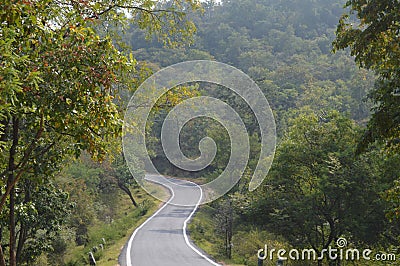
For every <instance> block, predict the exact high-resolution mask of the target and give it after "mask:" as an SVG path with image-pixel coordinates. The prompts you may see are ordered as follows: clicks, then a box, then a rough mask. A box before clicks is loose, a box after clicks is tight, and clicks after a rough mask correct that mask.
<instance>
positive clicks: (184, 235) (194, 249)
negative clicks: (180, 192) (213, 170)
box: [182, 181, 221, 266]
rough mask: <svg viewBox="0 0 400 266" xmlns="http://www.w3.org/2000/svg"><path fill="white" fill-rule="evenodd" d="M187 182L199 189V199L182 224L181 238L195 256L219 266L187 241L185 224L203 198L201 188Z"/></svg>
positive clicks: (218, 265)
mask: <svg viewBox="0 0 400 266" xmlns="http://www.w3.org/2000/svg"><path fill="white" fill-rule="evenodd" d="M187 182H189V183H192V184H195V185H196V186H197V187H198V188H199V190H200V199H199V201H198V202H197V203H196V206H195V207H194V209H193V211H192V213H190V215H189V216H188V218H186V220H185V221H184V222H183V228H182V230H183V237H184V238H185V242H186V245H188V246H189V247H190V248H191V249H192V250H193V251H194V252H196V253H197V254H199V255H200V256H201V257H202V258H203V259H205V260H207V261H208V262H209V263H211V264H212V265H215V266H221V265H220V264H218V263H216V262H214V261H213V260H211V259H210V258H208V257H207V256H205V255H204V254H203V253H201V252H200V250H198V249H197V248H196V247H194V246H193V245H192V244H191V243H190V241H189V238H188V236H187V232H186V227H187V223H188V221H189V220H190V218H192V216H193V214H194V213H195V212H196V210H197V208H198V207H199V204H200V202H201V199H202V198H203V190H202V189H201V187H200V186H199V185H197V184H196V183H193V182H190V181H187Z"/></svg>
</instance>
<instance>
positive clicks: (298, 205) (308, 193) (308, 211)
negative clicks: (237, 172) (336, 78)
mask: <svg viewBox="0 0 400 266" xmlns="http://www.w3.org/2000/svg"><path fill="white" fill-rule="evenodd" d="M357 135H358V134H357V130H356V127H355V125H354V124H353V122H352V121H351V120H350V119H348V118H346V117H343V116H341V115H339V114H338V113H337V112H329V113H327V114H326V115H323V116H317V115H315V114H307V115H300V116H299V117H298V118H296V119H295V120H294V121H293V125H292V126H291V127H290V128H289V133H288V134H287V136H286V137H285V138H284V139H283V141H282V143H281V144H280V145H279V148H278V150H277V155H276V158H275V163H274V165H273V166H272V171H271V174H270V175H269V177H268V183H267V185H266V187H265V189H266V190H265V196H264V197H265V198H266V199H264V200H263V201H264V202H267V204H268V205H269V206H270V209H272V210H273V211H272V212H271V213H270V215H271V218H270V219H269V222H268V223H267V224H268V225H267V227H270V228H271V229H272V230H273V231H274V232H276V233H280V234H281V235H283V236H284V237H285V238H287V239H288V240H289V241H290V242H291V244H292V245H294V246H306V247H309V246H311V247H312V248H313V249H314V250H316V252H317V255H319V254H320V252H321V250H322V249H326V248H328V246H329V245H331V244H332V243H333V242H334V241H336V240H337V239H338V238H339V237H341V236H346V237H348V238H349V239H350V238H351V239H352V241H360V242H361V243H368V244H373V243H375V242H376V241H377V239H378V236H379V234H380V233H381V232H382V230H383V228H384V224H385V219H384V211H383V210H384V206H385V204H384V202H383V201H382V200H380V196H379V193H381V192H382V191H383V187H384V185H383V182H382V180H380V178H379V175H377V173H378V171H377V169H376V168H375V167H374V165H376V164H374V163H373V161H372V160H371V159H369V158H367V157H360V158H355V157H354V155H353V154H354V147H355V143H356V139H357ZM319 263H322V262H319ZM335 263H336V262H330V264H332V265H336V264H335Z"/></svg>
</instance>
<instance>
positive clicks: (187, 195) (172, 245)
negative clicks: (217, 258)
mask: <svg viewBox="0 0 400 266" xmlns="http://www.w3.org/2000/svg"><path fill="white" fill-rule="evenodd" d="M146 179H148V180H151V181H153V182H155V183H160V184H162V185H163V186H165V187H167V188H168V189H169V190H170V193H171V198H170V199H169V201H168V202H167V203H166V204H164V205H163V206H162V207H161V208H160V209H159V210H158V211H157V212H156V213H155V214H154V215H153V216H151V217H150V218H149V219H147V220H146V221H145V222H144V223H143V224H142V225H141V226H140V227H138V228H137V229H136V230H135V232H134V233H133V234H132V236H131V237H130V239H129V241H128V243H127V245H125V248H124V250H123V252H122V253H121V255H120V258H119V262H120V265H121V266H186V265H187V266H210V265H219V264H217V263H215V262H214V261H212V260H211V259H210V258H208V257H207V255H205V254H204V252H202V251H200V250H199V249H198V248H197V247H196V246H194V244H193V243H192V242H191V241H190V239H189V238H188V236H187V232H186V224H187V222H188V221H189V220H190V218H191V216H192V215H193V213H194V212H195V211H196V209H197V207H198V203H199V202H200V200H201V197H202V191H201V188H200V187H199V186H197V185H196V184H194V183H191V182H188V181H184V180H176V179H168V180H166V179H164V178H162V177H161V176H157V175H147V176H146ZM182 205H185V206H182Z"/></svg>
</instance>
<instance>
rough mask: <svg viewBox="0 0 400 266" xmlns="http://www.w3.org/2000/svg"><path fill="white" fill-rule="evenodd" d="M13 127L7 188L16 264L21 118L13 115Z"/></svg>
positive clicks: (13, 263) (12, 263)
mask: <svg viewBox="0 0 400 266" xmlns="http://www.w3.org/2000/svg"><path fill="white" fill-rule="evenodd" d="M12 122H13V128H12V145H11V148H10V155H9V156H10V157H9V160H8V171H9V174H8V180H7V188H8V189H10V188H11V189H10V217H9V218H10V219H9V229H10V243H9V249H10V266H16V265H17V262H16V257H15V255H16V252H15V244H16V243H15V189H14V187H13V186H14V179H15V176H14V170H15V156H16V152H17V146H18V140H19V120H18V118H16V117H13V119H12Z"/></svg>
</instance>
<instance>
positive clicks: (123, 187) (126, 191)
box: [118, 182, 137, 207]
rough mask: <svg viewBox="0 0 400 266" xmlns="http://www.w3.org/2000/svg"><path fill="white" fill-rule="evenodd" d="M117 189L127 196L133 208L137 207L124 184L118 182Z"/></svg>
mask: <svg viewBox="0 0 400 266" xmlns="http://www.w3.org/2000/svg"><path fill="white" fill-rule="evenodd" d="M118 187H119V188H120V189H121V190H122V191H124V192H125V193H126V194H127V195H128V196H129V198H130V199H131V201H132V204H133V206H135V207H137V203H136V201H135V199H134V198H133V195H132V192H131V191H130V189H129V188H128V187H127V186H125V185H124V184H122V183H119V182H118Z"/></svg>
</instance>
